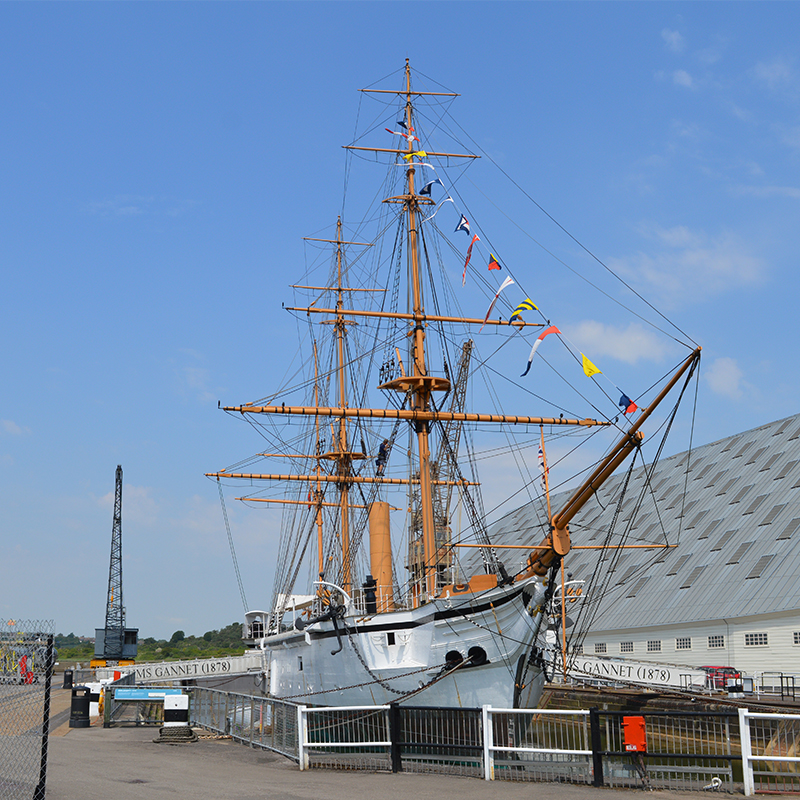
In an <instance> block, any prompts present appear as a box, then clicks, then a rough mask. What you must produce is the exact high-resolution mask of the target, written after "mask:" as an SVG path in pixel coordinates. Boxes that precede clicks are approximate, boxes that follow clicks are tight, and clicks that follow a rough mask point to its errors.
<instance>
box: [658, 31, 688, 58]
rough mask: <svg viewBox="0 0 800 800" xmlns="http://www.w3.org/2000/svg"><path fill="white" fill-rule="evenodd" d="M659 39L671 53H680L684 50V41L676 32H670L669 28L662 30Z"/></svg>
mask: <svg viewBox="0 0 800 800" xmlns="http://www.w3.org/2000/svg"><path fill="white" fill-rule="evenodd" d="M661 38H662V39H663V40H664V43H665V44H666V45H667V49H668V50H671V51H672V52H673V53H682V52H683V51H684V50H685V49H686V40H685V39H684V38H683V36H681V35H680V33H679V32H678V31H671V30H669V28H664V29H663V30H662V31H661Z"/></svg>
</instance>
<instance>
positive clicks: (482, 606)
mask: <svg viewBox="0 0 800 800" xmlns="http://www.w3.org/2000/svg"><path fill="white" fill-rule="evenodd" d="M524 591H525V587H524V586H523V587H521V588H519V589H515V590H514V591H513V592H509V593H508V594H507V595H505V596H504V597H502V598H500V599H499V600H497V601H491V602H487V603H479V604H477V605H473V606H462V607H460V608H447V609H443V610H442V611H436V612H434V614H433V615H432V617H433V620H434V621H436V620H442V619H454V618H456V617H466V616H469V615H471V614H482V613H483V612H484V611H488V610H489V609H491V608H492V607H494V608H500V607H501V606H504V605H505V604H506V603H510V602H511V601H512V600H515V599H516V598H517V597H518V596H519V595H520V594H522V592H524ZM430 622H431V615H428V616H426V617H422V618H421V619H417V620H408V621H406V622H395V623H391V622H381V623H377V624H373V623H365V624H359V625H358V626H356V627H355V628H353V627H351V628H349V630H350V632H351V633H379V632H381V631H401V630H409V629H414V628H419V627H420V626H421V625H427V624H428V623H430ZM339 632H340V635H342V636H344V635H346V634H345V631H344V627H342V628H340V630H339ZM308 634H309V636H310V637H311V638H312V639H313V640H317V639H330V638H333V637H335V636H336V631H333V630H331V631H308ZM304 639H305V636H304V634H303V633H298V634H297V636H293V637H291V638H290V639H284V640H283V641H282V642H281V644H294V643H295V642H297V643H299V642H301V641H303V640H304Z"/></svg>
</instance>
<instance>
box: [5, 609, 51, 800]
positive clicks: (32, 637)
mask: <svg viewBox="0 0 800 800" xmlns="http://www.w3.org/2000/svg"><path fill="white" fill-rule="evenodd" d="M54 632H55V624H54V621H53V620H22V619H4V620H2V621H0V800H18V798H26V800H30V798H33V800H44V796H45V782H46V777H47V734H48V725H49V722H50V688H51V683H52V678H53V665H54V663H55V657H54V655H55V653H54V650H53V637H54Z"/></svg>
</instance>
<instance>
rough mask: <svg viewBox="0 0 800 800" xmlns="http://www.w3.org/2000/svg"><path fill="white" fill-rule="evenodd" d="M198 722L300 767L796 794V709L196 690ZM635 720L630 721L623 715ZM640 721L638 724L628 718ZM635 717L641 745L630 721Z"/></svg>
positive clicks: (799, 747)
mask: <svg viewBox="0 0 800 800" xmlns="http://www.w3.org/2000/svg"><path fill="white" fill-rule="evenodd" d="M189 691H190V693H191V704H190V723H191V724H192V725H194V726H199V727H203V728H206V729H208V730H211V731H216V732H218V733H222V734H227V735H230V736H231V737H232V738H233V739H235V740H237V741H239V742H241V743H243V744H247V745H249V746H252V747H261V748H264V749H267V750H272V751H273V752H276V753H280V754H282V755H284V756H287V757H289V758H291V759H293V760H294V761H297V762H298V764H299V765H300V769H304V770H305V769H311V768H328V769H349V770H360V769H368V770H385V771H392V772H403V771H416V772H420V771H426V772H435V773H440V774H442V773H443V774H459V775H465V776H474V777H483V778H485V779H486V780H507V781H559V782H570V783H579V784H592V785H594V786H612V787H618V788H620V787H636V786H641V787H647V788H651V789H677V790H701V789H714V790H719V791H725V792H734V791H740V790H741V787H742V785H743V784H742V780H743V781H744V789H745V793H746V794H753V793H754V792H755V791H759V790H760V791H772V792H775V791H779V792H798V791H800V715H791V714H762V713H750V712H749V711H748V710H747V709H740V710H739V713H738V714H737V713H734V712H731V713H727V712H715V713H710V712H705V713H704V712H676V711H663V712H645V713H642V714H638V715H634V714H627V713H626V712H621V711H600V710H598V709H591V710H588V711H587V710H572V711H554V710H547V709H533V710H527V709H503V708H492V707H491V706H485V707H483V708H466V709H465V708H428V707H414V706H403V705H398V704H396V703H392V704H390V705H383V706H350V707H324V708H319V707H311V706H302V705H297V704H295V703H290V702H288V701H282V700H274V699H270V698H266V697H252V696H249V695H243V694H236V693H233V692H224V691H221V690H217V689H206V688H203V687H192V688H191V689H189ZM626 717H627V719H626ZM631 717H633V718H634V719H633V721H632V720H631ZM633 722H638V726H639V729H640V731H641V734H642V736H641V741H639V742H638V743H636V744H634V743H632V737H631V736H630V733H629V732H627V733H626V727H627V726H629V725H632V724H633Z"/></svg>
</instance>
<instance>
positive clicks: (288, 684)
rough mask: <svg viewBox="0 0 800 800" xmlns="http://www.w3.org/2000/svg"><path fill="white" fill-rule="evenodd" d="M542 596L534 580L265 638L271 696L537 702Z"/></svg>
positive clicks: (459, 703)
mask: <svg viewBox="0 0 800 800" xmlns="http://www.w3.org/2000/svg"><path fill="white" fill-rule="evenodd" d="M542 595H543V589H542V585H541V583H540V582H539V580H538V579H536V578H530V579H528V580H526V581H521V582H519V583H516V584H513V585H511V586H505V587H497V588H495V589H492V590H490V591H487V592H481V593H480V594H472V593H470V594H465V595H461V596H456V597H444V598H438V599H436V600H434V601H432V602H430V603H427V604H426V605H423V606H421V607H419V608H416V609H412V610H408V611H395V612H388V613H383V614H376V615H374V616H371V617H365V616H364V615H363V614H361V613H359V612H358V611H356V610H355V609H352V611H351V612H348V613H347V614H345V616H344V617H343V618H342V619H339V620H337V628H338V634H337V629H336V628H334V624H333V622H332V621H331V620H330V619H326V620H324V621H318V622H312V623H310V624H308V625H307V627H305V628H304V629H302V630H297V629H293V630H291V631H288V632H286V633H281V634H278V635H273V636H267V637H264V638H263V639H260V640H259V641H258V645H259V646H260V647H261V648H262V649H263V650H264V654H265V662H266V665H267V675H268V692H269V694H270V695H271V696H273V697H276V698H283V699H291V700H292V701H293V702H301V703H308V704H310V705H333V706H345V705H382V704H385V703H390V702H402V703H406V704H408V705H424V706H448V707H465V708H475V707H478V706H481V705H484V704H487V703H488V704H491V705H494V706H497V707H503V708H511V707H523V708H535V707H536V706H537V705H538V702H539V699H540V697H541V692H542V686H543V684H544V674H543V671H542V669H541V667H540V666H539V665H538V664H537V663H530V664H529V663H528V662H529V659H530V656H531V652H532V648H533V647H534V645H537V646H538V647H539V648H542V647H544V629H545V628H546V625H544V624H541V625H539V626H538V627H539V630H540V633H539V637H538V638H539V641H538V642H535V641H534V639H535V638H536V637H537V622H538V618H539V613H540V612H538V611H537V608H538V606H539V604H540V602H541V598H542ZM455 654H458V655H455ZM459 658H461V659H463V661H462V662H461V663H460V664H459V665H458V666H455V665H456V664H457V663H458V660H459ZM526 665H527V668H526ZM517 684H521V686H519V687H518V686H517Z"/></svg>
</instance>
